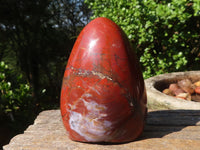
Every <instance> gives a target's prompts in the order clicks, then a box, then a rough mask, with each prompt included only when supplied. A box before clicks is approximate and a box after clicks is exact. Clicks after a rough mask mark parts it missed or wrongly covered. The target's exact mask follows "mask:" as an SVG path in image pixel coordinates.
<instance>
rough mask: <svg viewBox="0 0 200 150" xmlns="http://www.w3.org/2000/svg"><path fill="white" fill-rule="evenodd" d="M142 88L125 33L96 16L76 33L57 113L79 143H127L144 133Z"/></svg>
mask: <svg viewBox="0 0 200 150" xmlns="http://www.w3.org/2000/svg"><path fill="white" fill-rule="evenodd" d="M146 103H147V100H146V91H145V87H144V79H143V77H142V73H141V71H140V67H139V63H138V60H137V59H136V55H135V53H134V52H133V50H132V48H131V46H130V44H129V41H128V39H127V37H126V35H125V34H124V32H123V31H122V30H121V29H120V27H119V26H117V25H116V24H115V23H114V22H113V21H111V20H109V19H107V18H103V17H100V18H97V19H95V20H93V21H91V22H90V23H89V24H88V25H87V26H86V27H85V28H84V29H83V30H82V32H81V33H80V35H79V36H78V38H77V40H76V42H75V45H74V47H73V49H72V52H71V55H70V58H69V60H68V64H67V67H66V70H65V73H64V77H63V84H62V90H61V106H60V107H61V114H62V119H63V123H64V126H65V128H66V130H67V131H68V134H69V137H70V139H72V140H75V141H81V142H95V143H96V142H120V143H121V142H128V141H132V140H134V139H135V138H137V137H138V136H139V135H140V134H141V133H142V131H143V128H144V120H145V114H146Z"/></svg>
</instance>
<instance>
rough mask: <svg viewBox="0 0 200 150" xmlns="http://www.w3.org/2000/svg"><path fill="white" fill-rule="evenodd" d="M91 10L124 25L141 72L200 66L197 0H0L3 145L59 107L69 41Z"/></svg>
mask: <svg viewBox="0 0 200 150" xmlns="http://www.w3.org/2000/svg"><path fill="white" fill-rule="evenodd" d="M96 17H107V18H109V19H111V20H113V21H114V22H115V23H117V24H118V25H119V26H120V27H121V28H122V29H123V30H124V31H125V33H126V34H127V36H128V38H129V40H130V42H131V44H132V46H133V48H134V50H135V51H136V53H137V56H138V59H139V61H140V64H141V68H142V71H143V76H144V78H145V79H146V78H149V77H151V76H155V75H158V74H162V73H168V72H177V71H189V70H199V69H200V1H199V0H191V1H186V0H165V1H163V0H109V1H108V0H85V1H84V0H28V1H27V0H6V1H5V0H0V148H1V147H2V145H5V144H7V143H8V142H9V140H10V139H11V138H12V137H13V136H14V135H16V134H19V133H23V131H24V130H25V129H26V128H27V126H28V125H30V124H32V123H33V121H34V119H35V117H36V116H37V115H38V113H39V112H41V111H42V110H46V109H58V108H59V96H60V89H61V84H62V77H63V73H64V70H65V66H66V64H67V60H68V57H69V55H70V52H71V50H72V47H73V44H74V42H75V40H76V38H77V36H78V34H79V33H80V31H81V30H82V29H83V27H84V26H85V25H86V24H87V23H89V22H90V20H91V19H94V18H96Z"/></svg>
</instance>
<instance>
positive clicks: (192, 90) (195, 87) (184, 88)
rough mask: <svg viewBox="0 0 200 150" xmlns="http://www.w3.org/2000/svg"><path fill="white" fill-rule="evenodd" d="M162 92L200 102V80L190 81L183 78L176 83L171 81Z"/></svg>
mask: <svg viewBox="0 0 200 150" xmlns="http://www.w3.org/2000/svg"><path fill="white" fill-rule="evenodd" d="M162 92H163V93H164V94H167V95H170V96H174V97H176V98H180V99H184V100H188V101H196V102H200V80H199V81H197V82H195V83H192V81H191V80H190V79H183V80H180V81H178V82H177V83H171V84H170V85H169V87H168V88H167V89H164V90H163V91H162Z"/></svg>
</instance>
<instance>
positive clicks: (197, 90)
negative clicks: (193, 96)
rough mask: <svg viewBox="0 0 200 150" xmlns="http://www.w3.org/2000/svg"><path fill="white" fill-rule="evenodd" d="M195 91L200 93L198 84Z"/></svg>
mask: <svg viewBox="0 0 200 150" xmlns="http://www.w3.org/2000/svg"><path fill="white" fill-rule="evenodd" d="M195 93H197V94H200V86H197V87H196V88H195Z"/></svg>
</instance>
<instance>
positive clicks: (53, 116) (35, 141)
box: [4, 110, 200, 150]
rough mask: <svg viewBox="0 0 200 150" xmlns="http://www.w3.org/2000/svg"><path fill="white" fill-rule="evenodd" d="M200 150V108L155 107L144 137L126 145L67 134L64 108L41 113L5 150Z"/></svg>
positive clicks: (150, 113)
mask: <svg viewBox="0 0 200 150" xmlns="http://www.w3.org/2000/svg"><path fill="white" fill-rule="evenodd" d="M22 149H23V150H40V149H41V150H49V149H50V150H79V149H80V150H149V149H150V150H163V149H164V150H165V149H167V150H173V149H174V150H200V110H151V111H149V112H148V117H147V123H146V127H145V129H144V133H143V134H142V136H141V137H140V138H139V139H137V140H136V141H133V142H129V143H124V144H113V145H106V144H104V145H103V144H88V143H80V142H74V141H71V140H70V139H69V138H68V136H67V135H66V131H65V129H64V127H63V124H62V120H61V117H60V110H48V111H43V112H41V113H40V114H39V115H38V117H37V118H36V120H35V122H34V124H33V125H31V126H29V127H28V129H27V130H26V131H25V132H24V134H20V135H17V136H15V137H14V138H13V139H12V140H11V141H10V143H9V145H6V146H4V150H22Z"/></svg>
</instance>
